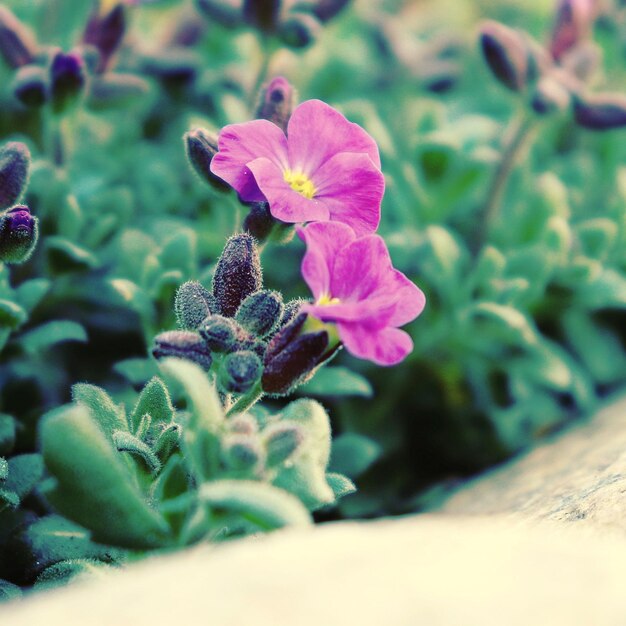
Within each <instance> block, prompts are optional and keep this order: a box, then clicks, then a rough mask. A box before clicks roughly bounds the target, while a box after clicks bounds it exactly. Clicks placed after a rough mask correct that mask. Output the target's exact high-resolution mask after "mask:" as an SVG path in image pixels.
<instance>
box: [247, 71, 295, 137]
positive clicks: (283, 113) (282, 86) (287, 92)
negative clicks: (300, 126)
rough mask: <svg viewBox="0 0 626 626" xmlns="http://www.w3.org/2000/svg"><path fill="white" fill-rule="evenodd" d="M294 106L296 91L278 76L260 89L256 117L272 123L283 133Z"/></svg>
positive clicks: (284, 79)
mask: <svg viewBox="0 0 626 626" xmlns="http://www.w3.org/2000/svg"><path fill="white" fill-rule="evenodd" d="M295 104H296V90H295V89H294V88H293V87H292V86H291V84H290V83H289V81H288V80H287V79H286V78H283V77H282V76H278V77H276V78H274V79H272V80H270V81H269V82H268V83H266V84H265V85H263V87H261V91H260V94H259V103H258V105H257V109H256V117H257V118H259V119H264V120H269V121H270V122H274V124H276V126H278V127H279V128H280V129H281V130H282V131H283V132H285V133H286V132H287V123H288V122H289V118H290V117H291V113H292V111H293V109H294V106H295Z"/></svg>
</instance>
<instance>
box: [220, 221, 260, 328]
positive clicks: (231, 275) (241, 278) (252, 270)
mask: <svg viewBox="0 0 626 626" xmlns="http://www.w3.org/2000/svg"><path fill="white" fill-rule="evenodd" d="M262 286H263V274H262V271H261V261H260V259H259V251H258V249H257V245H256V241H255V240H254V238H253V237H251V236H250V235H249V234H248V233H241V234H240V235H233V236H232V237H231V238H230V239H229V240H228V241H227V242H226V245H225V246H224V251H223V252H222V256H221V257H220V259H219V261H218V262H217V267H216V268H215V274H214V275H213V295H214V296H215V298H216V299H217V303H218V305H219V307H220V312H221V313H222V315H225V316H226V317H233V316H234V315H235V313H237V309H238V308H239V306H240V305H241V303H242V302H243V301H244V300H245V299H246V298H247V297H248V296H249V295H250V294H252V293H254V292H255V291H258V290H259V289H261V287H262Z"/></svg>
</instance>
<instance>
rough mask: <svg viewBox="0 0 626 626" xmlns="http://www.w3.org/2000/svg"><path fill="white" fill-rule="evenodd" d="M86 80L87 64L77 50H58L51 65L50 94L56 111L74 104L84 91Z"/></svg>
mask: <svg viewBox="0 0 626 626" xmlns="http://www.w3.org/2000/svg"><path fill="white" fill-rule="evenodd" d="M85 81H86V73H85V64H84V62H83V59H82V57H81V56H80V55H79V54H78V53H76V52H69V53H68V54H65V53H64V52H58V53H57V54H56V55H55V56H54V58H53V59H52V65H51V66H50V94H51V97H52V108H53V110H54V111H55V112H56V113H61V112H63V111H65V110H66V109H67V108H68V107H70V106H72V105H73V104H74V103H75V102H76V100H77V99H78V97H79V96H80V94H81V93H82V92H83V89H84V87H85Z"/></svg>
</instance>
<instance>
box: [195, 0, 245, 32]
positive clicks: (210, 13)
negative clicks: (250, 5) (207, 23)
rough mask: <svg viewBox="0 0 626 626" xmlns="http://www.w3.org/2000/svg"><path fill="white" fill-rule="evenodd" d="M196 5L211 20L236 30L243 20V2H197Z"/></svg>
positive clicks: (202, 0) (230, 0)
mask: <svg viewBox="0 0 626 626" xmlns="http://www.w3.org/2000/svg"><path fill="white" fill-rule="evenodd" d="M196 4H197V5H198V8H199V9H200V11H202V12H203V13H204V14H205V15H206V16H207V17H208V18H209V19H210V20H212V21H214V22H217V23H218V24H221V25H222V26H225V27H226V28H234V27H235V26H239V25H240V24H241V22H242V19H243V14H242V9H243V0H197V2H196Z"/></svg>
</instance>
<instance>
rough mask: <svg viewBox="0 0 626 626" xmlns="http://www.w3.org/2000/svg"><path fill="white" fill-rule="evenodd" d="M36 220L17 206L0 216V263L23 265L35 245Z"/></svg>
mask: <svg viewBox="0 0 626 626" xmlns="http://www.w3.org/2000/svg"><path fill="white" fill-rule="evenodd" d="M38 237H39V227H38V223H37V218H36V217H33V216H32V215H31V214H30V210H29V208H28V207H27V206H23V205H18V206H16V207H13V208H12V209H9V210H8V211H5V213H3V214H1V215H0V262H3V263H24V262H25V261H27V260H28V258H29V257H30V255H31V254H32V253H33V250H34V249H35V246H36V245H37V239H38Z"/></svg>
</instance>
